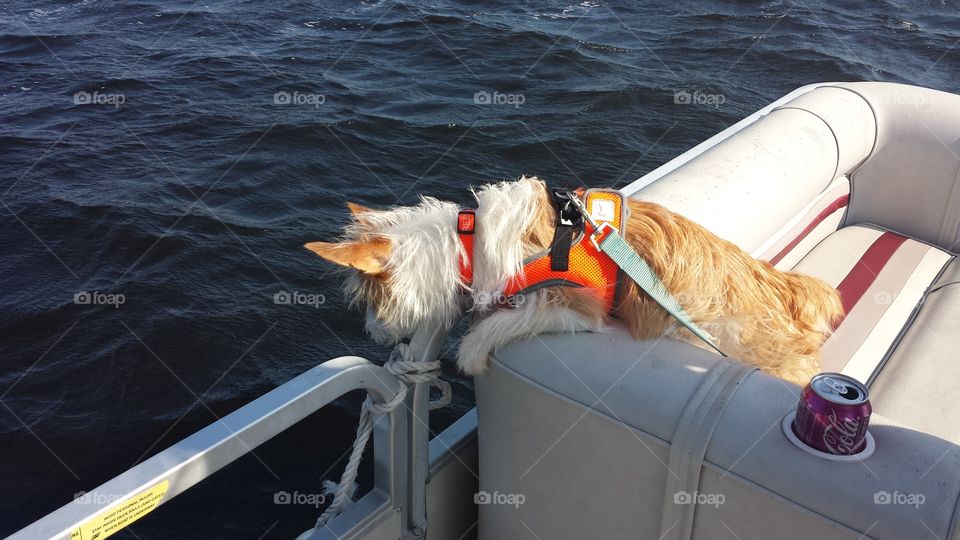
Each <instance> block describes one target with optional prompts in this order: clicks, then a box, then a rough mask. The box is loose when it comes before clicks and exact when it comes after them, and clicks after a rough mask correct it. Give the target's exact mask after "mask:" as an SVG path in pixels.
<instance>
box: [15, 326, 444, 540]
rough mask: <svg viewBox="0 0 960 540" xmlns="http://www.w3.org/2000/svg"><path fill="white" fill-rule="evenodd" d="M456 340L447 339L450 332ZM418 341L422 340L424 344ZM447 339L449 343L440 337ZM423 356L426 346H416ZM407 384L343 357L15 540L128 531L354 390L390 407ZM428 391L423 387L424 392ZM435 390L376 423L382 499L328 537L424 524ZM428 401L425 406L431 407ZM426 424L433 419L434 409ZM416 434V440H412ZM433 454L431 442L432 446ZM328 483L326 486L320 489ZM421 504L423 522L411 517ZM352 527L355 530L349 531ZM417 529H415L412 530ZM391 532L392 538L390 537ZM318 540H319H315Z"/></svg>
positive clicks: (397, 532)
mask: <svg viewBox="0 0 960 540" xmlns="http://www.w3.org/2000/svg"><path fill="white" fill-rule="evenodd" d="M427 334H429V336H430V338H429V339H427V340H426V342H424V341H423V338H421V339H420V340H419V341H418V343H420V344H421V345H422V346H421V348H420V349H419V350H418V351H417V358H418V359H421V360H422V359H424V358H425V357H426V356H425V354H424V353H426V352H429V353H430V354H433V355H434V356H433V357H431V358H430V359H431V360H432V359H433V358H434V357H435V356H436V351H437V350H438V348H439V345H436V346H430V344H431V343H433V341H434V340H435V337H436V335H437V333H436V332H427ZM442 334H443V336H445V335H446V333H445V332H443V333H442ZM415 339H416V338H415ZM440 341H441V342H442V338H441V339H440ZM415 350H416V349H415ZM401 384H402V383H400V382H399V381H397V380H396V379H395V378H394V377H393V375H391V374H390V373H389V372H388V371H387V370H386V369H384V368H382V367H380V366H377V365H375V364H372V363H371V362H369V361H368V360H365V359H363V358H359V357H356V356H343V357H340V358H335V359H333V360H329V361H327V362H324V363H322V364H320V365H318V366H317V367H314V368H313V369H310V370H309V371H307V372H306V373H303V374H302V375H299V376H298V377H296V378H294V379H292V380H290V381H289V382H287V383H285V384H283V385H281V386H279V387H277V388H275V389H273V390H271V391H270V392H268V393H267V394H265V395H263V396H261V397H259V398H257V399H256V400H254V401H253V402H251V403H249V404H247V405H245V406H243V407H241V408H240V409H237V410H236V411H234V412H232V413H230V414H229V415H227V416H225V417H223V418H222V419H220V420H218V421H217V422H215V423H213V424H211V425H209V426H207V427H206V428H204V429H202V430H200V431H198V432H197V433H194V434H193V435H191V436H189V437H187V438H186V439H184V440H182V441H180V442H178V443H176V444H174V445H173V446H171V447H169V448H167V449H166V450H164V451H162V452H160V453H159V454H157V455H155V456H153V457H151V458H150V459H148V460H146V461H144V462H143V463H140V464H139V465H137V466H135V467H133V468H131V469H129V470H127V471H126V472H124V473H122V474H121V475H119V476H117V477H116V478H113V479H112V480H109V481H107V482H106V483H104V484H102V485H101V486H99V487H97V488H96V489H94V490H92V491H90V492H88V493H87V494H86V495H85V496H84V497H81V498H80V499H77V500H74V501H73V502H71V503H68V504H66V505H64V506H62V507H61V508H60V509H58V510H56V511H54V512H52V513H50V514H48V515H47V516H45V517H43V518H41V519H40V520H38V521H36V522H34V523H32V524H30V525H28V526H27V527H26V528H24V529H21V530H20V531H18V532H16V533H14V534H13V536H10V537H9V539H12V540H37V539H41V538H50V539H56V540H60V539H72V540H90V539H91V537H93V538H97V537H99V538H103V537H105V536H108V535H109V534H112V533H113V532H115V531H117V530H119V529H122V528H123V527H125V526H126V525H128V524H130V523H132V522H133V521H134V520H136V519H137V518H139V517H141V516H142V515H145V514H146V513H148V512H149V511H151V510H153V508H155V507H156V506H159V505H160V504H163V503H165V502H167V501H168V500H170V499H172V498H173V497H175V496H177V495H179V494H180V493H182V492H184V491H186V490H187V489H189V488H190V487H192V486H193V485H195V484H197V483H198V482H200V481H201V480H203V479H205V478H207V477H208V476H210V475H211V474H213V473H214V472H216V471H218V470H220V469H221V468H223V467H224V466H226V465H228V464H229V463H231V462H233V461H234V460H236V459H237V458H239V457H241V456H243V455H245V454H247V453H248V452H250V451H251V450H253V449H254V448H256V447H257V446H259V445H260V444H263V443H264V442H266V441H268V440H270V439H271V438H273V437H275V436H276V435H278V434H280V433H281V432H283V431H285V430H286V429H288V428H289V427H291V426H293V425H294V424H296V423H297V422H299V421H301V420H303V419H304V418H305V417H307V416H308V415H310V414H312V413H314V412H316V411H317V410H319V409H320V408H321V407H323V406H325V405H327V404H328V403H330V402H332V401H334V400H335V399H337V398H339V397H341V396H343V395H344V394H346V393H347V392H350V391H353V390H366V391H368V392H370V393H371V394H372V395H373V396H374V399H375V400H376V401H386V400H389V399H390V398H392V397H393V396H395V395H396V394H397V392H398V391H400V385H401ZM417 386H421V385H417ZM428 391H429V389H427V390H423V389H415V391H414V392H410V393H409V395H408V402H410V403H411V408H410V409H407V408H404V407H400V408H397V409H396V410H394V411H393V412H392V413H391V414H390V415H387V416H384V417H382V418H380V419H379V420H378V421H377V423H376V426H375V431H374V444H375V459H376V462H377V463H376V465H375V475H376V480H375V484H376V485H375V488H374V490H373V492H371V493H370V494H368V495H367V496H366V497H364V498H363V500H362V501H358V502H357V504H355V505H354V506H352V507H351V508H350V511H349V512H345V513H344V514H342V515H341V516H338V517H337V519H336V520H334V521H335V522H336V523H334V522H331V524H330V526H329V527H328V529H329V530H328V531H326V532H327V533H328V534H333V535H334V536H336V533H335V531H336V530H344V531H347V530H349V531H353V532H360V531H363V530H370V528H371V527H373V528H376V529H378V530H380V531H381V532H383V533H386V534H387V535H388V536H383V537H384V538H400V537H401V536H403V535H404V534H406V531H407V530H408V524H410V523H421V519H422V518H421V517H419V513H420V512H422V508H420V507H419V506H418V505H416V504H414V505H408V504H407V501H408V500H409V498H410V497H411V496H412V495H418V494H420V493H422V489H418V488H417V487H416V486H412V487H411V486H410V482H409V481H408V478H407V473H408V470H409V471H415V472H414V473H413V474H414V477H416V478H417V479H418V482H417V483H418V484H419V478H420V476H421V475H422V474H423V473H422V471H421V469H420V468H419V466H418V468H416V469H408V468H407V467H408V466H409V463H410V461H411V459H410V457H409V456H410V455H415V456H416V460H415V461H416V462H418V463H419V460H420V459H421V456H420V451H419V449H417V450H416V451H413V450H412V449H411V448H410V447H411V446H412V445H411V443H410V441H413V440H416V441H418V442H419V440H420V439H421V438H422V437H423V436H424V435H425V433H426V427H423V428H422V429H423V433H421V428H420V427H417V426H414V427H413V428H412V429H410V428H409V424H410V421H409V418H408V417H410V416H411V414H410V413H411V411H413V410H417V411H419V410H420V409H421V408H422V407H421V403H420V401H417V400H418V399H419V400H425V399H426V397H425V396H426V392H428ZM424 404H425V401H424ZM423 413H424V414H423V415H422V416H421V415H417V418H418V419H423V421H424V422H426V410H425V408H424V410H423ZM411 433H413V434H415V435H416V437H415V438H414V437H411ZM423 452H426V443H425V442H424V443H423ZM320 480H321V479H319V478H318V479H317V481H318V483H319V481H320ZM410 506H412V508H413V509H415V510H416V512H417V513H418V516H417V517H414V518H412V519H411V518H410V517H408V515H409V512H408V511H403V512H401V510H405V509H408V507H410ZM348 524H349V525H348ZM409 528H413V527H409ZM388 531H389V532H388ZM311 538H313V536H311Z"/></svg>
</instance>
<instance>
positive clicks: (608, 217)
mask: <svg viewBox="0 0 960 540" xmlns="http://www.w3.org/2000/svg"><path fill="white" fill-rule="evenodd" d="M583 206H584V207H585V208H586V209H587V212H588V213H589V214H590V217H592V218H593V220H594V221H596V222H597V225H598V226H600V225H602V224H603V223H607V224H609V225H610V226H611V227H613V228H614V229H616V230H617V231H618V232H620V233H621V234H623V225H624V223H626V222H627V213H628V212H629V209H628V208H627V205H626V202H625V201H624V200H623V195H622V194H621V193H620V192H619V191H617V190H614V189H588V190H587V192H586V193H585V194H584V197H583ZM587 227H588V228H589V225H588V226H587ZM597 240H598V241H599V240H602V235H601V237H600V238H597Z"/></svg>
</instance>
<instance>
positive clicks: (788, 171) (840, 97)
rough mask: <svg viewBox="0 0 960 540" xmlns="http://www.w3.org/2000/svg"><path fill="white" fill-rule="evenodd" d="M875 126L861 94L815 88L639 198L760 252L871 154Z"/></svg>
mask: <svg viewBox="0 0 960 540" xmlns="http://www.w3.org/2000/svg"><path fill="white" fill-rule="evenodd" d="M874 125H875V123H874V121H873V114H872V113H871V111H870V107H869V106H868V105H867V103H866V102H865V101H864V100H863V98H861V97H860V96H859V95H857V94H856V93H854V92H851V91H849V90H846V89H844V88H837V87H820V88H816V89H814V90H812V91H810V92H807V93H805V94H803V95H801V96H800V97H798V98H795V99H793V100H792V101H789V102H787V103H786V104H783V105H781V106H779V107H777V108H775V109H773V110H772V111H771V112H770V113H769V114H767V115H766V116H763V117H761V118H760V119H758V120H756V121H755V122H753V123H752V124H750V125H749V126H747V127H746V128H744V129H742V130H740V131H739V132H737V133H735V134H734V135H732V136H731V137H729V138H727V139H725V140H723V141H721V142H720V143H718V144H717V145H715V146H713V147H712V148H710V149H708V150H707V151H706V152H704V153H702V154H701V155H699V156H697V157H696V158H694V159H693V160H691V161H689V162H687V163H686V164H684V165H682V166H680V167H679V168H677V169H675V170H674V171H672V172H670V173H667V174H666V175H664V176H663V177H662V178H660V179H659V180H657V181H656V182H653V183H652V184H650V185H648V186H646V187H644V188H642V189H641V190H639V191H638V192H637V193H636V194H635V195H634V196H636V197H639V198H642V199H644V200H650V201H653V202H657V203H660V204H663V205H664V206H666V207H668V208H670V209H671V210H673V211H675V212H678V213H680V214H683V215H685V216H687V217H689V218H690V219H693V220H694V221H696V222H698V223H700V224H701V225H703V226H705V227H707V228H708V229H710V230H711V231H712V232H714V233H715V234H717V235H719V236H721V237H722V238H725V239H727V240H730V241H732V242H734V243H736V244H737V245H739V246H740V247H741V248H743V249H745V250H747V251H749V252H752V253H754V254H755V255H757V256H763V255H764V251H765V250H767V249H769V248H770V247H771V245H772V243H775V242H776V240H777V239H778V237H782V236H783V235H786V234H787V233H788V232H789V231H790V230H791V229H792V228H795V226H796V222H798V221H801V220H802V217H803V216H804V215H807V214H809V213H810V211H811V208H812V206H815V205H813V203H814V201H815V200H816V199H817V198H818V197H821V196H822V195H823V194H824V193H825V192H826V191H827V190H828V188H829V189H831V190H833V189H834V188H836V185H835V184H834V182H835V181H836V180H837V179H838V178H841V177H843V175H844V173H846V172H847V171H849V170H852V169H853V168H855V167H856V166H857V165H858V164H859V163H861V162H862V161H863V160H864V159H865V158H866V157H867V156H868V155H869V153H870V150H871V149H872V147H873V141H874V138H875V132H874V131H875V130H874ZM841 183H843V182H841ZM838 221H839V220H838ZM835 228H836V227H834V230H835ZM829 232H832V231H829Z"/></svg>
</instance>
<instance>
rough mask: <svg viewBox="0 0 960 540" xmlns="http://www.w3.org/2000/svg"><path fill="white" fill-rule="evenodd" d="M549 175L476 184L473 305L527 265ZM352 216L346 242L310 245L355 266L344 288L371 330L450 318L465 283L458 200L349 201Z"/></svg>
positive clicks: (406, 329)
mask: <svg viewBox="0 0 960 540" xmlns="http://www.w3.org/2000/svg"><path fill="white" fill-rule="evenodd" d="M543 189H544V187H543V182H541V181H540V180H539V179H537V178H535V177H523V178H521V179H520V180H519V181H515V182H500V183H497V184H488V185H486V186H483V187H482V188H481V189H479V190H476V191H475V192H474V195H475V197H476V199H477V228H476V237H475V247H474V250H475V251H474V258H473V263H474V269H473V270H474V271H473V276H474V283H473V286H472V288H471V291H472V296H473V304H474V309H479V310H485V309H487V308H489V307H490V306H491V305H492V304H494V303H495V302H496V301H497V299H498V298H499V297H500V296H501V293H502V291H503V290H504V288H505V286H506V285H507V283H508V282H509V281H510V279H512V278H514V277H516V276H517V275H518V274H519V273H520V272H522V270H523V260H524V258H525V257H526V256H528V255H530V253H528V251H529V248H528V247H526V246H524V245H523V237H524V233H525V232H526V230H527V228H528V227H529V226H530V224H531V222H532V220H533V219H534V216H535V215H536V214H537V208H536V205H537V204H539V200H540V197H541V195H542V193H543ZM349 206H350V209H351V211H352V212H353V215H354V220H353V223H351V224H350V225H348V226H347V227H346V228H345V229H344V233H345V238H344V240H342V241H341V242H337V243H332V244H331V243H326V242H311V243H309V244H307V245H306V247H307V248H308V249H310V250H311V251H314V252H315V253H317V254H318V255H320V256H321V257H323V258H325V259H327V260H329V261H331V262H334V263H337V264H340V265H342V266H349V267H353V268H355V269H356V270H357V271H356V272H355V273H353V274H352V275H350V276H349V277H348V279H347V284H346V290H347V293H348V294H349V295H350V296H351V298H352V299H353V301H354V302H360V303H364V304H366V305H367V306H368V313H369V314H370V315H371V316H368V317H367V330H368V331H369V332H370V333H371V335H373V337H374V338H375V339H378V341H385V342H390V341H396V340H398V339H400V338H403V337H407V336H410V335H411V334H412V333H413V332H414V331H415V330H416V329H417V328H418V327H420V326H423V325H425V324H442V325H447V326H449V325H451V324H452V323H453V322H454V321H455V320H456V318H458V317H459V316H460V313H461V303H460V298H459V296H460V294H461V291H462V290H464V289H465V284H464V283H463V282H462V279H461V277H460V271H459V260H460V258H461V257H465V256H466V254H465V252H464V250H463V246H462V244H461V243H460V241H459V238H458V236H457V226H456V224H457V213H458V212H459V208H458V207H457V205H456V204H454V203H450V202H443V201H439V200H437V199H434V198H431V197H423V198H422V199H421V202H420V204H418V205H415V206H402V207H397V208H392V209H389V210H371V209H367V208H362V207H359V206H357V205H353V204H351V205H349Z"/></svg>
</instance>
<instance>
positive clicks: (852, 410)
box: [793, 373, 873, 456]
mask: <svg viewBox="0 0 960 540" xmlns="http://www.w3.org/2000/svg"><path fill="white" fill-rule="evenodd" d="M872 411H873V408H872V407H871V406H870V394H869V392H868V391H867V387H866V386H864V385H863V384H862V383H861V382H860V381H858V380H856V379H854V378H853V377H849V376H847V375H843V374H842V373H820V374H819V375H815V376H814V377H813V378H812V379H810V384H808V385H807V386H806V387H804V389H803V392H801V393H800V402H799V403H798V404H797V415H796V417H795V418H794V420H793V433H794V434H796V436H797V438H799V439H800V440H801V441H803V442H804V443H805V444H806V445H808V446H810V447H812V448H814V449H816V450H819V451H821V452H826V453H828V454H836V455H841V456H849V455H852V454H856V453H858V452H860V451H861V450H863V448H864V446H866V443H867V427H868V426H869V425H870V413H871V412H872Z"/></svg>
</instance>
